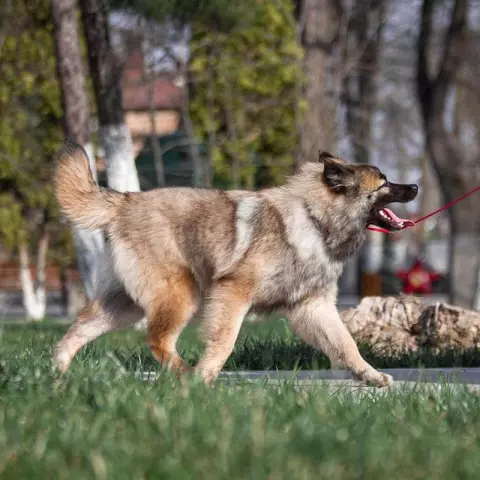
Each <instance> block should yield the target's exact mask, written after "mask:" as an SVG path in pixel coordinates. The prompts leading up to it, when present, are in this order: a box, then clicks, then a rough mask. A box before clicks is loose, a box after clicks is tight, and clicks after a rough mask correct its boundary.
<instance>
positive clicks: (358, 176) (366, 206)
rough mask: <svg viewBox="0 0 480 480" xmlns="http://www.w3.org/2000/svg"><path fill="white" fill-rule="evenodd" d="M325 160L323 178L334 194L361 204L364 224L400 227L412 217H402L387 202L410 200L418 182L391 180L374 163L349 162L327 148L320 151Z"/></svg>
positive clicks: (360, 213) (322, 158)
mask: <svg viewBox="0 0 480 480" xmlns="http://www.w3.org/2000/svg"><path fill="white" fill-rule="evenodd" d="M319 162H320V163H323V165H324V168H323V178H322V180H323V182H324V184H325V185H326V187H327V188H328V189H329V190H330V191H331V193H332V195H335V196H344V197H345V199H347V198H349V199H351V201H352V205H353V204H355V205H357V206H360V208H358V212H359V215H361V216H362V220H363V219H364V220H365V226H368V225H375V226H377V227H381V228H385V229H387V230H390V231H395V230H401V229H402V228H403V227H404V225H405V222H408V221H409V220H406V219H403V218H399V217H398V216H397V215H395V213H393V212H392V210H390V209H389V208H386V206H387V205H388V204H390V203H394V202H400V203H407V202H410V201H411V200H413V199H414V198H415V197H416V196H417V193H418V186H417V185H415V184H398V183H391V182H389V181H388V180H387V178H386V176H385V175H384V174H383V173H382V172H381V171H380V170H379V169H378V168H377V167H374V166H372V165H361V164H347V163H346V162H344V161H343V160H341V159H338V158H336V157H334V156H333V155H330V154H329V153H327V152H320V153H319Z"/></svg>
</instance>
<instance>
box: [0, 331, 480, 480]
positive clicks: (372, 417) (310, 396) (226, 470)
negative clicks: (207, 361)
mask: <svg viewBox="0 0 480 480" xmlns="http://www.w3.org/2000/svg"><path fill="white" fill-rule="evenodd" d="M62 330H63V328H59V327H58V326H56V325H52V324H45V325H37V326H28V327H20V326H15V327H4V328H3V329H1V328H0V478H1V479H2V480H3V479H24V478H28V479H30V478H32V479H43V478H45V479H46V478H59V479H64V478H65V479H69V480H70V479H82V480H83V479H89V478H95V479H110V478H115V479H147V478H155V479H157V478H158V479H161V478H175V479H209V480H211V479H255V480H256V479H269V480H276V479H322V478H329V479H330V478H331V479H357V478H365V479H369V480H370V479H373V480H375V479H379V480H380V479H381V480H385V479H390V478H392V479H393V478H401V479H403V478H405V479H424V478H429V479H430V478H431V479H452V480H453V479H460V478H461V479H469V478H472V479H474V478H475V479H476V478H478V472H480V396H479V395H478V394H475V393H470V392H468V391H466V390H455V391H454V390H453V389H451V388H445V387H444V388H442V389H435V390H433V392H432V391H431V390H429V391H427V390H426V389H425V388H424V387H420V386H419V387H418V388H417V389H416V390H415V391H414V392H413V393H412V392H411V391H405V392H395V391H393V392H392V391H390V392H389V391H379V392H378V393H375V394H367V395H365V396H363V397H361V398H359V397H358V396H357V395H355V394H352V392H351V391H349V390H347V389H345V390H343V391H340V392H339V393H338V394H336V395H332V394H331V393H329V392H327V390H326V389H325V388H323V387H321V386H319V387H310V388H306V389H303V390H300V391H298V390H297V389H295V388H294V385H293V384H291V383H288V382H286V383H284V384H283V385H281V386H275V387H273V386H270V387H264V386H262V385H259V384H258V385H240V386H228V385H222V384H217V386H216V387H215V388H214V389H208V388H206V387H204V386H203V385H201V384H198V383H194V382H193V381H189V382H184V383H177V382H175V381H174V380H172V379H171V378H170V377H169V376H168V375H162V376H161V377H160V379H159V380H158V381H156V382H152V383H147V382H142V381H141V380H139V379H138V378H136V377H135V376H134V375H133V374H132V372H131V370H134V369H137V370H138V369H150V368H151V367H152V366H153V363H150V362H151V360H150V356H149V355H148V354H147V352H146V350H144V349H143V343H144V340H143V336H144V334H143V333H139V332H136V331H130V332H125V333H118V334H114V335H110V336H107V337H105V338H102V339H100V340H99V341H97V342H96V343H94V344H93V345H92V346H91V347H90V348H88V349H87V351H85V352H83V353H82V354H81V356H80V360H81V361H76V362H74V365H73V368H72V370H71V372H70V373H68V374H67V375H66V376H65V377H64V378H63V379H62V380H59V379H58V378H56V377H54V376H53V375H52V373H51V371H50V355H51V348H52V345H53V342H54V340H55V339H56V338H58V337H59V336H60V335H61V333H62ZM242 337H243V341H241V342H240V345H239V347H238V348H237V350H236V352H235V354H234V355H233V357H232V360H231V363H230V367H231V368H232V367H234V366H235V364H237V365H238V364H239V363H240V364H242V362H245V364H247V365H255V368H258V367H259V365H258V362H261V361H263V360H265V359H266V358H267V359H274V358H276V357H275V355H277V354H275V355H274V354H273V353H272V352H269V353H268V354H267V353H265V352H264V350H265V349H266V348H273V346H275V345H276V346H278V347H279V348H280V350H281V351H280V353H278V358H279V359H281V360H279V361H281V362H284V363H283V364H282V365H284V367H285V368H286V367H287V365H290V366H291V365H292V364H294V363H295V362H296V359H295V358H294V356H295V352H296V351H295V350H292V349H291V348H292V346H296V347H295V348H300V347H299V346H298V343H297V341H296V340H295V338H294V337H292V336H291V334H290V333H289V332H288V331H285V326H284V325H282V324H281V323H277V324H272V325H271V326H270V325H264V326H261V327H247V329H246V330H244V331H243V332H242ZM249 338H250V340H249ZM187 344H188V346H189V349H188V351H189V356H190V355H191V357H190V359H191V360H193V357H195V356H196V355H198V353H199V351H200V346H199V344H198V342H197V341H196V340H195V339H194V338H193V334H192V332H186V334H185V336H184V337H183V338H182V345H183V346H184V347H186V346H187ZM184 347H182V348H184ZM262 352H263V353H262ZM292 352H293V353H292ZM287 354H288V355H291V358H286V357H285V355H287ZM309 355H310V354H309ZM284 357H285V358H284ZM304 358H305V362H307V363H308V361H311V358H310V357H309V356H308V355H307V354H305V355H304ZM315 358H317V357H315ZM318 358H319V360H318V362H319V363H321V362H322V361H323V360H321V357H318ZM426 358H427V357H426ZM432 358H433V357H432ZM262 359H263V360H262ZM272 361H273V360H272ZM289 361H290V362H291V363H290V364H289V363H288V362H289ZM233 362H236V363H233ZM255 362H257V363H255ZM122 367H124V368H122ZM282 368H283V367H282Z"/></svg>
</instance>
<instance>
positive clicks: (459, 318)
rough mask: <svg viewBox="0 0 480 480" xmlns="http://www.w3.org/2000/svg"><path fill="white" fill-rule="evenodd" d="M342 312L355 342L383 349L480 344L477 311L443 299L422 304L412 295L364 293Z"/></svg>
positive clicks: (466, 346) (458, 346)
mask: <svg viewBox="0 0 480 480" xmlns="http://www.w3.org/2000/svg"><path fill="white" fill-rule="evenodd" d="M341 315H342V319H343V322H344V323H345V325H346V326H347V328H348V330H349V331H350V332H351V334H352V335H353V337H354V338H355V340H356V341H357V342H362V343H368V344H370V345H372V346H373V348H374V349H376V350H379V351H382V352H394V351H408V350H417V349H418V348H419V347H420V346H427V345H428V346H430V347H433V348H438V349H444V348H458V349H467V348H472V347H478V346H480V313H479V312H476V311H471V310H466V309H463V308H459V307H455V306H453V305H448V304H445V303H437V304H435V305H423V304H422V302H421V301H420V299H419V298H417V297H412V296H399V297H365V298H364V299H362V301H361V302H360V304H359V305H358V306H357V307H355V308H350V309H349V310H346V311H344V312H342V313H341Z"/></svg>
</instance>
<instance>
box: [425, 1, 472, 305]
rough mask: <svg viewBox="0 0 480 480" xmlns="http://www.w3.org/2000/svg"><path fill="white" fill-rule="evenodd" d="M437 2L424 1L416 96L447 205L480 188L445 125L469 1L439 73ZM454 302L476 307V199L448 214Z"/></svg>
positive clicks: (460, 5) (458, 4) (452, 24)
mask: <svg viewBox="0 0 480 480" xmlns="http://www.w3.org/2000/svg"><path fill="white" fill-rule="evenodd" d="M435 8H436V2H435V0H424V1H423V5H422V13H421V28H420V34H419V37H418V44H417V48H418V55H417V96H418V100H419V103H420V107H421V113H422V118H423V124H424V130H425V138H426V149H427V153H428V155H429V158H430V160H431V162H432V164H433V166H434V169H435V172H436V174H437V176H438V179H439V183H440V187H441V189H442V193H443V197H444V198H443V199H444V200H445V202H450V201H452V200H454V199H455V198H457V197H459V196H461V195H462V194H464V193H466V192H467V191H468V190H470V189H473V188H474V187H476V186H477V184H478V180H479V179H478V176H477V175H476V171H478V168H476V169H474V170H472V164H471V163H469V160H468V155H467V152H466V151H465V150H464V149H463V148H462V146H461V142H460V141H459V138H458V137H457V136H456V135H455V133H454V131H451V130H450V129H448V128H447V127H446V125H445V117H446V116H447V113H449V111H448V108H447V103H448V96H449V93H450V92H451V91H452V89H453V88H454V87H455V84H456V82H457V74H458V72H459V71H460V70H461V67H462V64H463V62H464V61H465V53H466V51H467V49H466V38H467V37H466V29H467V12H468V1H467V0H455V3H454V8H453V9H452V10H451V14H450V21H449V27H448V31H447V33H446V35H445V40H444V46H443V52H442V55H441V57H440V61H439V62H438V68H437V71H435V72H432V68H431V65H432V64H433V62H432V61H431V58H430V57H431V43H432V38H433V37H434V33H433V24H434V22H433V17H434V11H435ZM449 216H450V224H451V238H450V271H449V278H450V301H451V302H453V303H455V304H458V305H460V306H465V307H470V308H471V307H472V306H473V304H474V302H475V294H476V285H477V278H478V268H479V255H480V209H479V208H478V197H469V198H467V199H465V200H464V201H463V202H462V203H461V204H460V205H457V206H455V207H453V208H451V209H450V210H449Z"/></svg>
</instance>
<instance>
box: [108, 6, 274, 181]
mask: <svg viewBox="0 0 480 480" xmlns="http://www.w3.org/2000/svg"><path fill="white" fill-rule="evenodd" d="M263 3H268V2H257V1H256V0H242V1H240V0H234V1H232V0H209V1H203V0H202V1H195V2H192V1H190V0H173V1H159V0H143V1H142V2H138V1H136V0H114V1H112V2H111V3H110V5H111V7H112V8H116V9H120V10H122V11H124V12H126V13H128V14H130V15H132V16H133V17H137V19H138V23H139V25H140V24H141V25H142V27H145V26H147V28H150V29H153V30H152V31H155V30H156V31H157V32H158V29H160V30H162V34H160V35H159V36H158V38H159V41H158V40H157V42H153V45H154V46H155V47H156V48H157V49H158V50H161V51H163V53H164V55H163V57H162V59H163V60H166V59H168V60H170V62H171V64H172V65H173V68H174V70H175V72H173V73H174V74H176V75H177V76H178V77H181V78H182V80H183V82H184V84H185V88H184V95H183V97H182V100H183V101H182V103H181V105H180V111H181V128H182V129H183V130H184V132H185V134H186V137H187V139H186V140H187V143H186V146H187V148H188V150H189V155H190V159H191V162H192V165H193V176H194V182H193V183H194V185H195V186H211V184H212V178H213V171H212V157H213V153H212V152H213V151H214V150H215V145H214V144H213V143H212V139H213V138H214V136H215V135H214V132H213V131H211V132H210V135H209V136H208V143H209V147H210V148H209V150H210V151H209V154H210V160H209V161H208V162H207V164H206V165H203V164H202V162H201V158H200V154H199V149H198V141H197V139H196V134H197V133H198V132H199V126H198V125H196V124H195V121H196V119H194V118H192V116H191V109H190V107H191V104H192V102H191V100H192V99H193V97H194V96H195V95H196V94H197V90H196V88H195V82H196V81H197V79H193V78H191V75H192V74H193V73H194V72H193V70H192V69H191V68H190V66H189V63H190V62H189V61H190V59H189V57H188V55H187V56H185V55H176V54H175V52H174V49H173V48H172V37H173V38H175V37H176V40H178V39H179V37H180V38H182V40H183V41H185V42H186V41H187V36H186V35H185V32H186V28H187V27H188V28H189V29H190V30H193V31H194V32H200V31H202V32H203V31H208V32H210V33H211V35H212V36H215V35H217V34H219V35H221V34H225V35H232V34H234V33H235V32H238V31H240V30H241V29H242V28H245V27H247V26H248V25H251V24H252V22H253V21H254V19H255V18H256V14H257V12H258V11H259V9H261V8H264V6H262V4H263ZM165 32H167V34H166V35H165ZM172 34H173V35H172ZM151 43H152V42H151ZM209 71H210V73H211V68H210V70H209ZM211 85H212V82H210V86H211ZM211 94H212V90H209V102H210V103H209V104H210V106H212V97H211ZM192 113H193V115H195V113H194V112H192ZM210 126H212V123H210ZM230 127H231V128H232V125H231V123H230ZM201 130H202V128H200V131H201Z"/></svg>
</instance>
